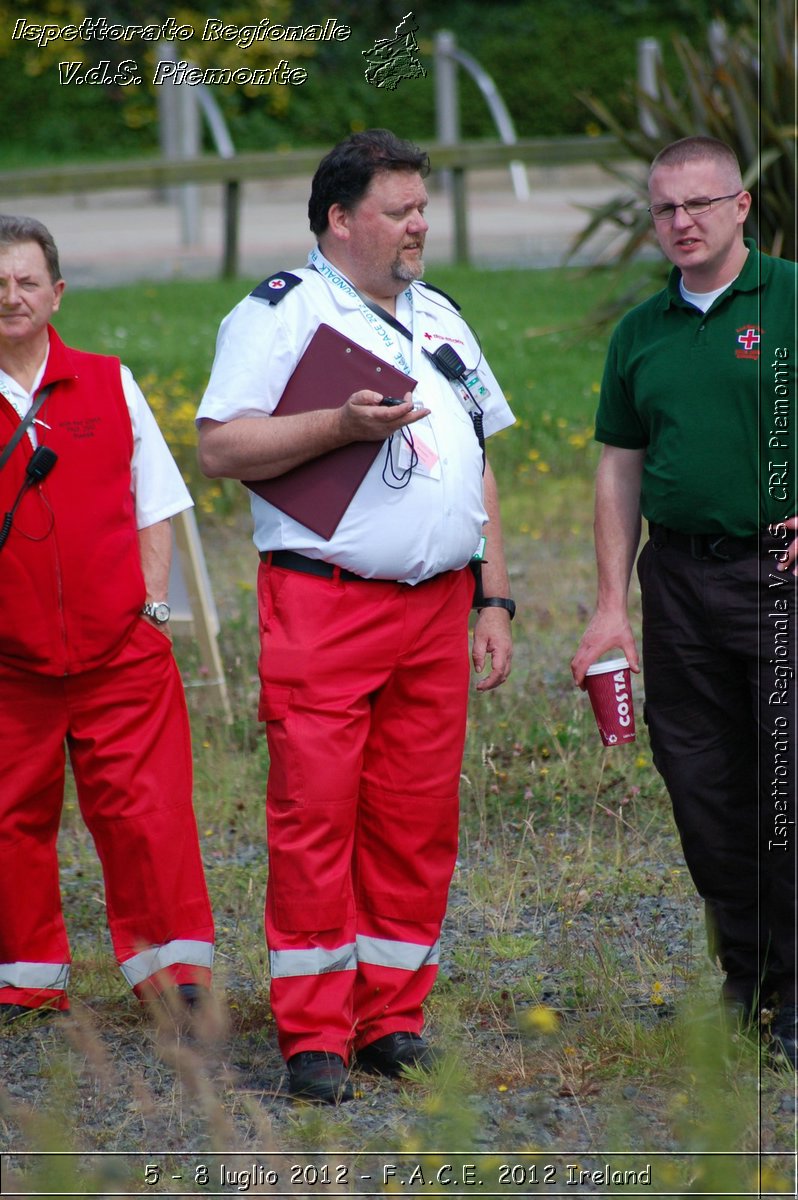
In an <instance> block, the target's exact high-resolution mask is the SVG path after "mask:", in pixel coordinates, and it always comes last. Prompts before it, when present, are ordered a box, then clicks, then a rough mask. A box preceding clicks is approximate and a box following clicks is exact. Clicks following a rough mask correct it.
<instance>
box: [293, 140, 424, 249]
mask: <svg viewBox="0 0 798 1200" xmlns="http://www.w3.org/2000/svg"><path fill="white" fill-rule="evenodd" d="M429 169H430V167H429V155H428V154H427V153H426V151H424V150H420V149H419V147H418V146H414V145H413V143H412V142H406V141H403V140H402V139H401V138H398V137H397V136H396V135H395V134H393V133H391V131H390V130H389V129H366V130H364V131H363V132H362V133H353V134H351V135H350V136H349V137H348V138H345V139H344V140H343V141H342V142H339V143H338V145H337V146H335V147H334V148H333V149H332V150H331V151H330V152H329V154H327V155H325V157H324V158H323V159H322V160H321V162H320V163H319V165H318V168H317V169H316V174H315V175H314V176H313V183H312V185H311V189H310V200H309V201H308V218H309V220H310V228H311V230H312V232H313V233H315V234H316V235H317V236H319V235H320V234H322V233H324V232H325V231H326V229H327V226H328V224H329V220H328V214H329V211H330V208H331V207H332V205H333V204H340V205H341V206H342V207H343V208H345V209H352V208H354V206H355V205H356V204H357V203H358V201H359V200H362V199H363V197H364V196H365V194H366V192H367V191H368V189H369V186H370V184H371V181H372V179H373V178H374V176H375V175H377V174H379V173H380V172H381V171H413V172H417V173H418V174H419V175H421V176H422V178H424V177H425V176H426V175H428V174H429Z"/></svg>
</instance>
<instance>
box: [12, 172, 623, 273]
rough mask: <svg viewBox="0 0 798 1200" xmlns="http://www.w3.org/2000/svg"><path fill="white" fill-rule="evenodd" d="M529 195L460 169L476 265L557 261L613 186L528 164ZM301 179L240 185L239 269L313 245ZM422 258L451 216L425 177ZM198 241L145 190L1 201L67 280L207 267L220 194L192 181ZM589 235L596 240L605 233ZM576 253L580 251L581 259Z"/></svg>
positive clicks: (214, 254) (217, 253)
mask: <svg viewBox="0 0 798 1200" xmlns="http://www.w3.org/2000/svg"><path fill="white" fill-rule="evenodd" d="M528 180H529V184H530V197H529V199H525V200H519V199H517V198H516V196H515V194H514V192H513V188H512V183H511V179H510V174H509V171H507V172H504V171H502V172H499V171H493V172H484V173H482V172H472V173H471V174H470V175H469V176H468V206H469V245H470V251H471V259H472V262H473V263H474V264H475V265H479V266H494V267H496V266H529V267H542V266H555V265H557V264H558V263H560V262H561V261H562V258H563V256H564V254H565V253H566V250H567V248H568V245H569V243H570V241H571V239H572V238H573V236H574V235H575V234H576V233H578V232H579V231H580V230H581V229H582V228H583V227H584V224H585V222H586V220H587V217H586V214H585V213H584V212H582V211H580V209H579V205H584V204H597V203H599V202H601V201H603V200H604V199H606V198H607V197H609V196H611V195H613V194H614V193H615V192H616V191H617V190H618V186H617V184H615V183H614V182H613V180H612V179H611V178H610V177H609V176H607V175H605V174H603V173H602V172H601V171H600V170H599V169H598V168H592V167H575V168H567V167H552V168H548V169H545V168H544V169H534V170H532V169H530V170H529V171H528ZM308 190H309V180H280V181H276V182H274V183H269V184H266V183H262V184H261V183H246V184H244V185H243V190H242V197H243V203H242V223H241V231H240V256H239V262H240V269H241V271H242V273H244V274H247V275H266V274H269V273H270V272H271V271H274V270H278V269H279V268H287V269H290V268H291V267H296V266H300V265H301V264H303V263H304V261H305V259H306V257H307V252H308V249H309V247H310V245H311V235H310V233H309V230H308V223H307V196H308ZM430 192H431V203H430V208H429V214H428V215H429V218H430V225H431V228H430V233H429V235H428V238H427V254H426V257H427V261H428V262H429V263H435V262H449V261H451V257H452V245H453V238H452V220H451V209H450V204H449V201H448V199H447V196H446V194H445V193H444V192H442V191H441V190H440V189H439V188H436V187H435V186H434V185H433V183H432V182H431V184H430ZM197 194H198V198H199V229H200V238H199V244H197V245H194V246H188V245H184V244H182V243H183V235H182V229H181V224H182V223H181V210H180V207H179V205H178V204H176V203H168V202H167V201H165V200H164V199H159V198H158V197H157V196H154V195H153V193H152V192H148V191H144V190H142V191H140V192H139V191H134V190H126V191H116V192H103V193H95V194H92V195H89V194H75V195H65V196H44V197H30V198H21V199H18V200H15V201H14V202H13V204H12V205H11V206H9V207H11V208H12V211H14V212H18V213H27V214H29V215H31V216H35V217H38V218H39V220H41V221H44V223H45V224H46V225H47V226H48V227H49V228H50V230H51V231H52V233H53V235H54V236H55V239H56V242H57V243H58V246H59V249H60V253H61V264H62V270H63V272H64V275H65V277H66V279H67V281H68V282H69V284H70V285H71V286H73V287H81V286H83V287H87V286H96V285H104V284H114V283H125V282H130V281H133V280H137V279H174V278H180V277H193V278H196V277H203V276H204V277H207V276H212V275H214V274H215V273H216V272H217V271H218V269H219V265H220V263H221V258H222V227H223V215H222V210H221V195H220V189H219V188H218V187H214V188H210V187H204V188H199V189H197ZM606 240H607V239H606V238H605V239H604V242H601V241H594V243H593V245H594V246H600V245H602V244H604V243H606ZM582 261H584V258H583V260H582Z"/></svg>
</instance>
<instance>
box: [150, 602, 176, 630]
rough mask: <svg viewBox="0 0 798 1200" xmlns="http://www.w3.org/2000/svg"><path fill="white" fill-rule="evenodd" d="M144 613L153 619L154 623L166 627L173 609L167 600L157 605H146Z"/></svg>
mask: <svg viewBox="0 0 798 1200" xmlns="http://www.w3.org/2000/svg"><path fill="white" fill-rule="evenodd" d="M144 612H145V613H146V615H147V616H148V617H152V619H153V621H157V622H158V624H159V625H165V624H166V622H167V621H168V620H169V616H170V613H171V609H170V608H169V605H168V604H167V603H166V601H165V600H160V601H159V602H158V603H157V604H152V603H150V604H145V605H144Z"/></svg>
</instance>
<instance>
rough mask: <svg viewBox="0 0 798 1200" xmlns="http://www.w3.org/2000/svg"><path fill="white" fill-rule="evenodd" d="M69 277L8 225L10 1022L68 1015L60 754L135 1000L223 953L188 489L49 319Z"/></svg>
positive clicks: (4, 904) (4, 298) (1, 689)
mask: <svg viewBox="0 0 798 1200" xmlns="http://www.w3.org/2000/svg"><path fill="white" fill-rule="evenodd" d="M64 286H65V284H64V281H63V279H62V278H61V272H60V268H59V264H58V252H57V249H56V246H55V243H54V242H53V239H52V236H51V235H50V233H49V231H48V230H47V229H46V228H45V227H44V226H43V225H41V223H40V222H38V221H35V220H33V219H30V218H24V217H10V216H0V512H4V513H5V514H6V516H5V519H4V521H3V524H2V527H0V714H2V721H3V734H4V744H5V746H6V750H7V753H6V755H5V758H4V767H3V786H2V788H1V789H0V1023H3V1022H9V1021H12V1020H17V1019H20V1018H23V1017H26V1016H28V1015H30V1014H31V1013H32V1012H38V1013H40V1012H42V1011H45V1010H47V1009H57V1010H60V1011H65V1010H67V1009H68V1007H69V1001H68V995H67V985H68V979H69V970H70V953H69V945H68V941H67V935H66V930H65V928H64V922H63V916H62V911H61V897H60V892H59V886H58V859H57V852H56V841H57V835H58V826H59V820H60V814H61V806H62V803H63V790H64V770H65V746H66V748H67V750H68V753H69V757H70V760H71V763H72V768H73V772H74V776H75V782H76V786H77V792H78V799H79V802H80V807H81V812H82V814H83V817H84V819H85V821H86V824H87V825H88V827H89V830H90V832H91V834H92V837H93V839H94V841H95V844H96V846H97V850H98V853H99V856H100V859H101V861H102V865H103V874H104V879H105V888H106V902H107V913H108V924H109V928H110V931H111V937H112V940H113V944H114V950H115V953H116V956H117V959H118V961H119V964H120V967H121V970H122V972H123V974H124V976H125V978H126V980H127V982H128V983H129V985H130V986H131V988H132V989H133V991H134V992H135V994H136V995H137V996H138V997H139V998H140V999H141V1000H145V1001H151V1000H154V999H156V998H157V997H163V998H175V999H180V1000H182V1001H185V1002H187V1003H190V1004H193V1003H195V1002H196V1001H197V1000H198V999H200V998H201V997H202V996H203V995H204V994H205V992H206V990H207V988H208V986H209V983H210V974H211V964H212V960H213V940H214V935H213V918H212V915H211V910H210V904H209V900H208V893H207V889H206V886H205V879H204V873H203V868H202V860H201V857H200V851H199V841H198V837H197V828H196V822H195V818H194V812H193V807H192V799H191V791H192V760H191V743H190V734H189V726H188V715H187V711H186V704H185V698H184V695H183V687H182V683H181V680H180V675H179V672H178V670H177V666H176V663H175V660H174V657H173V655H172V646H171V641H170V638H169V636H168V633H167V632H166V630H167V624H166V623H167V621H168V619H169V605H168V596H167V587H168V582H169V564H170V555H171V530H170V523H169V518H170V517H171V516H173V515H174V514H175V513H178V512H181V511H182V510H183V509H185V508H188V507H189V506H190V504H191V498H190V497H189V495H188V492H187V491H186V488H185V485H184V483H183V481H182V479H181V477H180V474H179V472H178V470H177V467H176V465H175V463H174V460H173V459H172V457H171V455H170V453H169V451H168V449H167V447H166V444H165V442H164V440H163V438H162V436H161V434H160V431H159V430H158V427H157V425H156V423H155V420H154V418H153V416H152V414H151V412H150V410H149V408H148V407H147V404H146V402H145V400H144V397H143V396H142V394H141V392H140V391H139V389H138V387H137V386H136V384H135V382H134V380H133V378H132V376H131V374H130V372H129V371H127V370H126V369H125V368H123V367H121V365H120V363H119V360H118V359H114V358H107V357H105V356H100V355H96V354H87V353H85V352H83V351H78V350H74V349H71V348H70V347H68V346H65V345H64V343H63V342H62V341H61V339H60V337H59V336H58V334H57V333H56V331H55V329H53V327H52V326H51V324H50V319H51V317H52V316H53V314H54V313H56V312H57V311H58V309H59V307H60V304H61V298H62V295H63V292H64ZM22 893H24V896H25V900H24V903H20V901H19V896H20V894H22Z"/></svg>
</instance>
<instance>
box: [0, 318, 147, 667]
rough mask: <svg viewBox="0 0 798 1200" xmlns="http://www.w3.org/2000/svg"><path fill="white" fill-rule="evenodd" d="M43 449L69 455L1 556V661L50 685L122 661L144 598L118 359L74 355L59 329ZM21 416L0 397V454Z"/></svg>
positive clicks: (8, 480) (0, 485)
mask: <svg viewBox="0 0 798 1200" xmlns="http://www.w3.org/2000/svg"><path fill="white" fill-rule="evenodd" d="M50 383H52V384H54V385H55V386H54V387H53V390H52V392H51V393H50V395H49V396H48V398H47V399H46V400H45V402H44V404H43V406H42V408H41V409H40V410H39V413H38V415H37V420H39V421H42V422H46V425H48V426H49V429H48V428H45V426H44V425H41V424H40V425H37V426H36V430H37V435H36V436H37V440H38V443H39V445H45V446H49V447H50V448H51V449H52V450H54V451H55V452H56V454H57V455H58V461H57V462H56V464H55V466H54V467H53V468H52V470H51V472H50V474H49V475H48V476H47V477H46V478H45V479H44V480H43V481H42V482H41V483H38V484H34V485H33V487H30V488H29V489H28V490H27V492H26V493H25V495H24V497H23V499H22V501H21V503H20V505H19V507H18V509H17V512H16V515H15V517H14V523H13V526H12V529H11V533H10V534H9V537H8V540H7V542H6V543H5V546H3V548H2V549H0V661H2V662H3V663H5V664H6V665H8V666H14V667H19V668H22V669H23V670H27V671H34V672H36V673H37V674H41V675H65V674H72V673H74V672H77V671H86V670H90V669H91V668H93V667H97V666H100V665H102V663H104V662H106V661H107V660H108V659H110V658H111V657H113V655H114V654H115V652H116V651H117V649H118V648H119V647H120V646H121V644H122V643H123V642H124V641H125V639H126V638H127V637H128V636H129V635H130V633H131V631H132V629H133V627H134V624H135V622H136V621H137V620H138V616H139V613H140V611H141V607H142V604H143V603H144V600H145V587H144V577H143V575H142V571H141V558H140V554H139V545H138V532H137V529H136V512H135V502H134V498H133V495H132V493H131V490H130V489H131V473H130V459H131V455H132V453H133V433H132V429H131V425H130V414H129V412H128V408H127V404H126V402H125V396H124V392H123V391H122V383H121V380H120V376H119V360H118V359H116V358H106V357H104V356H101V355H99V354H86V353H84V352H83V351H81V350H72V349H70V348H69V347H68V346H65V345H64V343H63V342H62V341H61V339H60V338H59V336H58V334H57V333H56V332H55V330H54V329H52V328H51V329H50V353H49V357H48V360H47V367H46V370H45V374H44V378H43V379H42V383H41V386H42V387H45V386H47V384H50ZM18 425H19V418H18V417H17V414H16V412H15V411H14V409H13V407H12V405H11V404H10V403H9V402H8V400H7V399H6V398H5V397H4V396H2V395H0V449H2V447H3V446H4V445H5V444H6V443H7V442H8V441H9V440H10V438H11V435H12V433H13V431H14V429H15V428H16V427H17V426H18ZM31 454H32V448H31V443H30V439H29V438H28V437H27V435H26V436H25V437H24V438H23V439H22V441H21V442H20V443H19V445H18V446H17V447H16V448H15V449H14V451H13V453H12V454H11V457H10V459H9V461H8V462H7V463H6V465H5V467H4V468H3V470H2V471H0V520H2V516H3V514H4V513H7V512H8V511H9V510H10V509H11V507H12V505H13V503H14V500H15V498H16V496H17V492H18V491H19V488H20V486H21V484H22V481H23V479H24V478H25V467H26V465H27V463H28V462H29V461H30V457H31Z"/></svg>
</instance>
